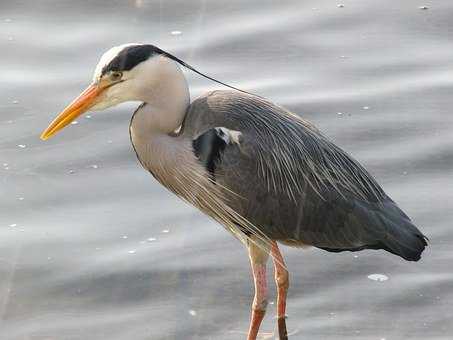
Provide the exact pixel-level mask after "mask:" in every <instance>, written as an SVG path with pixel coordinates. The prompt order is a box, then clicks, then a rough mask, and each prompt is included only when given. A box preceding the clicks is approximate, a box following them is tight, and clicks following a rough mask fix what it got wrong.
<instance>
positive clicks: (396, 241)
mask: <svg viewBox="0 0 453 340" xmlns="http://www.w3.org/2000/svg"><path fill="white" fill-rule="evenodd" d="M398 210H399V209H398ZM380 219H381V221H382V222H383V224H384V225H385V227H386V228H385V229H386V233H385V235H384V237H383V238H382V239H381V241H380V243H381V244H380V246H381V247H382V248H383V249H385V250H387V251H388V252H390V253H392V254H395V255H398V256H401V257H402V258H403V259H405V260H407V261H418V260H420V257H421V254H422V252H423V250H425V247H426V246H427V245H428V243H427V238H426V236H424V235H423V234H422V233H421V232H420V231H419V230H418V229H417V227H416V226H414V225H413V224H412V222H411V221H410V220H409V219H406V218H400V219H399V220H398V221H397V222H394V221H393V219H390V218H388V217H387V216H385V215H380Z"/></svg>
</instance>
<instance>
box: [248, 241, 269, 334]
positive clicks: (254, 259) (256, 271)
mask: <svg viewBox="0 0 453 340" xmlns="http://www.w3.org/2000/svg"><path fill="white" fill-rule="evenodd" d="M252 240H253V241H254V242H251V241H249V244H248V251H249V258H250V265H251V267H252V273H253V281H254V283H255V297H254V299H253V304H252V316H251V319H250V328H249V332H248V336H247V340H255V339H256V337H257V335H258V331H259V328H260V325H261V321H262V320H263V318H264V314H265V313H266V307H267V282H266V263H267V260H268V258H269V249H267V248H268V247H266V245H264V244H262V243H259V240H258V239H255V238H253V239H252Z"/></svg>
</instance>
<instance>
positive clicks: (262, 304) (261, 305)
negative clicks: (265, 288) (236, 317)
mask: <svg viewBox="0 0 453 340" xmlns="http://www.w3.org/2000/svg"><path fill="white" fill-rule="evenodd" d="M252 308H253V310H258V311H263V312H265V311H266V308H267V299H262V300H261V301H253V306H252Z"/></svg>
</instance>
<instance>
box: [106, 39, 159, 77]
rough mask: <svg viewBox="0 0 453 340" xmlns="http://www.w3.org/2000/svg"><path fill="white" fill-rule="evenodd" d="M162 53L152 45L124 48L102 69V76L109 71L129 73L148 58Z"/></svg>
mask: <svg viewBox="0 0 453 340" xmlns="http://www.w3.org/2000/svg"><path fill="white" fill-rule="evenodd" d="M164 53H165V52H164V51H162V50H161V49H160V48H158V47H156V46H154V45H132V46H129V47H126V48H124V49H123V50H122V51H121V52H120V53H118V55H117V56H116V57H115V58H113V59H112V60H111V61H110V62H109V63H108V64H107V65H105V66H104V67H103V68H102V74H105V73H107V72H110V71H129V70H131V69H133V68H134V67H135V66H137V65H138V64H140V63H141V62H143V61H145V60H147V59H148V58H149V57H151V56H153V55H160V54H164Z"/></svg>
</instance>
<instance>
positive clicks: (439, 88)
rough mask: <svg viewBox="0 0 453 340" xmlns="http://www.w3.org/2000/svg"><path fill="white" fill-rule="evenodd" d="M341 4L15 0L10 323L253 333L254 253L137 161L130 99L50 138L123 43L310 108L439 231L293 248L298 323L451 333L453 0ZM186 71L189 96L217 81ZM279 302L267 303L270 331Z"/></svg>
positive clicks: (303, 335) (4, 187)
mask: <svg viewBox="0 0 453 340" xmlns="http://www.w3.org/2000/svg"><path fill="white" fill-rule="evenodd" d="M342 3H343V4H344V7H338V6H337V5H338V2H336V1H330V0H322V1H314V0H313V1H300V0H298V1H261V0H260V1H231V0H229V1H146V0H143V1H140V0H137V1H132V0H131V1H97V2H94V1H91V2H89V1H78V2H77V1H42V0H41V1H33V2H32V1H9V2H7V1H2V2H1V3H0V48H1V51H2V52H1V54H0V61H1V62H0V75H1V76H0V77H1V78H0V79H1V81H0V130H1V134H0V179H1V186H0V192H1V196H0V204H1V205H0V207H1V208H0V209H1V215H0V339H2V340H16V339H17V340H19V339H21V340H22V339H23V340H37V339H39V340H60V339H65V340H66V339H68V340H69V339H70V340H73V339H74V340H75V339H112V340H117V339H118V340H120V339H121V340H124V339H244V338H245V334H246V333H245V332H246V330H247V327H248V321H249V308H250V302H251V300H252V297H253V289H252V283H251V275H250V269H249V265H248V258H247V253H246V250H245V249H244V247H243V246H242V245H241V244H240V243H239V242H237V241H236V240H235V239H233V238H232V237H231V236H230V235H229V234H227V233H226V232H225V231H224V230H223V229H222V228H221V227H220V226H218V225H216V224H215V223H214V222H212V221H211V220H210V219H208V218H206V217H204V216H203V215H201V213H199V212H197V211H196V210H195V209H193V208H192V207H190V206H187V205H186V204H184V203H182V202H181V201H180V200H179V199H177V198H176V197H174V196H173V195H172V194H170V193H169V192H167V191H166V190H165V189H164V188H162V187H161V186H160V185H159V184H158V183H157V182H156V181H155V180H154V179H153V178H152V176H150V175H149V174H148V173H147V172H146V171H144V170H143V169H141V168H140V166H139V164H138V162H137V160H136V159H135V154H134V153H133V151H132V148H131V146H130V143H129V136H128V124H129V119H130V116H131V113H132V111H133V110H134V108H135V107H136V106H137V103H133V104H124V105H121V106H119V107H117V108H114V109H109V110H107V111H105V112H99V113H92V114H88V115H86V116H85V117H83V118H80V119H78V124H76V125H71V126H69V127H68V128H66V129H65V130H64V131H63V132H61V133H60V134H58V135H57V136H56V137H54V138H53V139H51V140H50V141H48V142H43V141H41V140H39V134H40V133H41V132H42V130H43V129H44V128H45V127H46V126H47V124H48V123H49V121H50V120H51V119H53V117H54V116H55V115H56V114H57V113H58V112H59V110H61V109H62V108H63V107H64V106H65V105H66V104H67V103H69V101H71V100H72V99H73V98H74V97H75V96H76V95H77V94H78V93H79V92H80V91H81V90H82V89H83V88H84V87H85V86H86V85H87V84H88V83H89V81H90V79H91V74H92V71H93V70H94V67H95V65H96V63H97V61H98V58H99V57H100V55H101V54H102V53H103V52H104V51H105V50H106V49H108V48H110V47H111V46H113V45H118V44H121V43H125V42H150V43H153V44H156V45H158V46H160V47H161V48H163V49H166V50H168V51H170V52H172V53H174V54H176V55H177V56H179V57H181V58H182V59H184V60H186V61H187V62H188V63H190V64H192V65H193V66H195V67H197V68H199V69H200V70H202V71H203V72H206V73H208V74H210V75H212V76H214V77H217V78H218V79H220V80H222V81H225V82H228V83H231V84H232V85H234V86H238V87H241V88H243V89H246V90H248V91H252V92H255V93H258V94H260V95H262V96H265V97H267V98H269V99H271V100H272V101H274V102H276V103H278V104H281V105H284V106H286V107H288V108H289V109H291V110H292V111H294V112H296V113H298V114H300V115H301V116H303V117H304V118H306V119H308V120H310V121H312V122H313V123H315V124H316V125H317V126H318V127H319V128H320V129H322V130H323V131H324V133H325V134H326V135H328V136H329V137H330V138H332V139H333V140H334V141H335V142H336V143H337V144H338V145H340V146H341V147H343V148H345V149H346V150H348V151H349V152H350V153H351V154H352V155H353V156H354V157H356V158H357V159H359V160H360V161H361V162H362V163H363V164H364V165H365V166H366V167H367V169H369V170H370V172H371V173H372V174H373V175H375V176H376V178H377V179H378V180H379V182H380V183H381V184H382V185H383V187H384V188H385V190H386V191H387V192H388V193H389V194H390V195H391V196H392V197H393V198H394V199H395V200H396V201H397V202H398V203H399V204H400V206H401V207H402V208H403V209H404V210H405V211H406V212H407V213H408V214H409V215H410V216H411V217H412V218H413V220H414V221H415V223H416V224H417V225H418V226H419V227H420V228H421V229H422V230H423V231H424V232H425V233H426V234H427V235H428V236H429V238H430V240H431V243H430V248H429V249H428V250H427V251H426V252H425V254H424V256H423V259H422V260H421V261H420V262H419V263H407V262H404V261H403V260H401V259H399V258H397V257H395V256H392V255H390V254H388V253H385V252H382V251H379V252H377V251H363V252H359V253H342V254H331V253H327V252H324V251H321V250H318V249H306V250H300V249H291V248H287V247H283V252H284V255H285V257H286V259H287V265H288V267H289V269H290V271H291V277H290V291H289V297H288V315H289V318H288V328H289V332H290V333H291V334H292V336H291V337H290V338H292V339H328V340H333V339H366V340H368V339H369V340H372V339H376V340H382V339H386V340H397V339H424V340H425V339H436V340H437V339H439V340H440V339H452V338H453V323H452V319H453V307H452V303H453V300H452V299H453V273H452V272H453V270H452V269H453V268H452V261H453V246H452V244H453V228H452V224H451V221H452V219H453V204H452V200H453V178H452V169H453V151H452V150H453V133H452V131H453V115H452V112H451V111H452V103H453V94H452V92H453V73H452V71H453V40H452V34H453V20H452V17H453V3H452V2H450V1H434V0H433V1H429V2H423V1H412V0H411V1H391V0H386V1H372V0H367V1H359V0H344V2H342ZM423 5H427V6H428V7H429V9H427V10H422V9H419V6H423ZM187 77H188V80H189V83H190V87H191V96H192V98H195V97H196V96H198V95H199V94H201V93H203V92H204V91H207V90H210V89H215V88H221V86H220V85H217V84H215V83H212V82H210V81H208V80H205V79H203V78H200V77H199V76H196V75H194V74H192V73H187ZM269 269H271V267H269ZM271 273H272V271H271V270H270V274H269V280H270V287H271V288H270V301H271V302H272V301H274V300H275V288H274V285H273V282H272V274H271ZM371 274H382V275H386V277H388V280H385V281H382V282H380V281H373V280H370V279H369V278H368V276H369V275H371ZM274 316H275V304H270V305H269V308H268V314H267V316H266V319H265V321H264V323H263V325H262V328H261V329H262V332H263V337H262V338H273V336H272V332H273V331H274V324H275V319H274Z"/></svg>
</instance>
